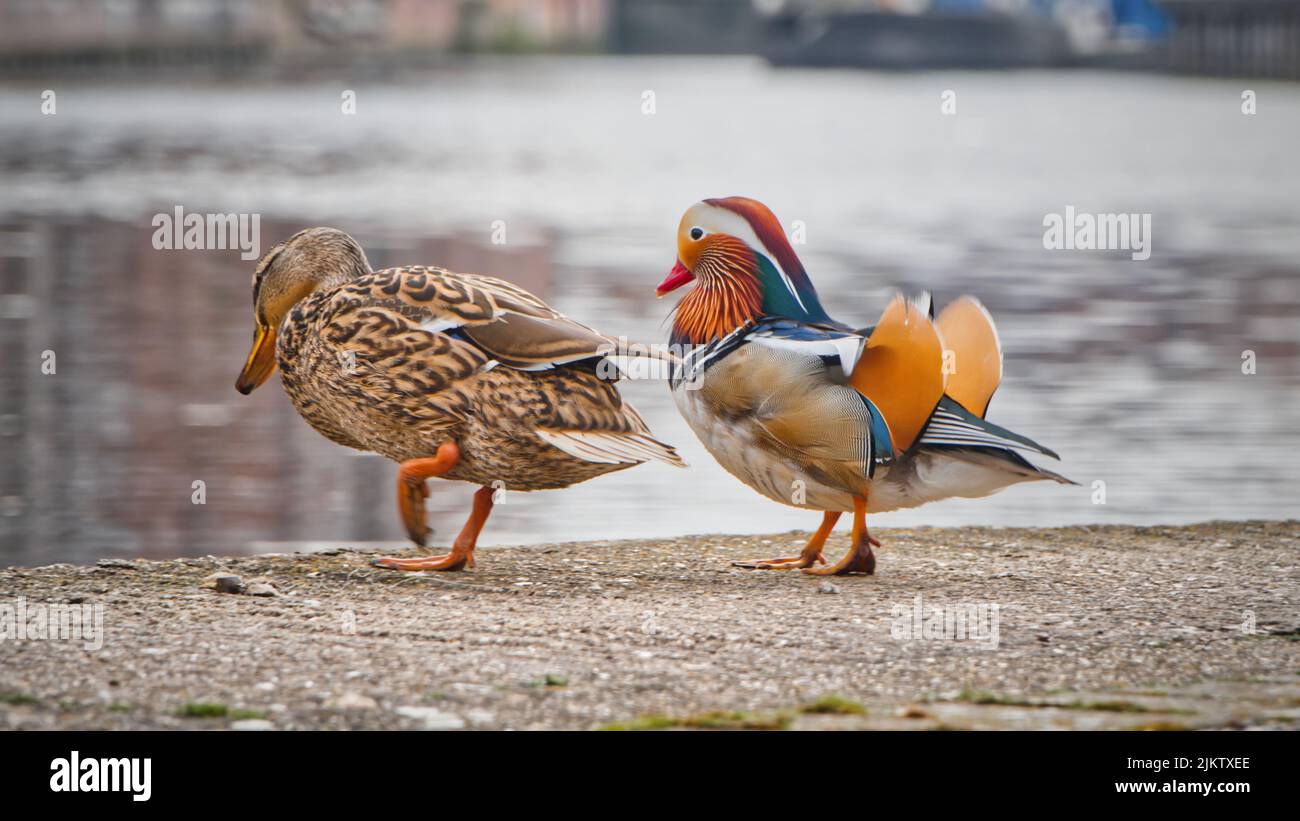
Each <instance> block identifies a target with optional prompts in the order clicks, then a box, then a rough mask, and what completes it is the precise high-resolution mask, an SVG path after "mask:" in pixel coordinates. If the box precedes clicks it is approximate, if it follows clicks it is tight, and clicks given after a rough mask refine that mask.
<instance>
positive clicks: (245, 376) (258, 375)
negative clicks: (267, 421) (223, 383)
mask: <svg viewBox="0 0 1300 821" xmlns="http://www.w3.org/2000/svg"><path fill="white" fill-rule="evenodd" d="M273 370H275V331H273V330H272V329H270V328H266V327H263V326H261V325H259V326H258V327H257V337H256V338H255V339H254V340H253V350H251V351H249V352H248V361H247V362H245V363H244V369H243V370H242V371H240V372H239V378H238V379H236V380H235V390H237V391H239V392H240V393H242V394H244V395H245V396H247V395H248V394H250V393H252V392H253V389H254V388H256V387H257V386H259V385H261V384H262V383H263V382H265V381H266V380H267V377H269V376H270V375H271V371H273Z"/></svg>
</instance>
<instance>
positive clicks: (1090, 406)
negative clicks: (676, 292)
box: [0, 58, 1300, 563]
mask: <svg viewBox="0 0 1300 821" xmlns="http://www.w3.org/2000/svg"><path fill="white" fill-rule="evenodd" d="M44 85H48V84H35V85H30V86H27V85H23V86H20V85H13V84H10V85H6V86H0V169H2V173H3V189H2V190H0V241H2V242H0V293H2V294H4V303H3V304H4V312H3V315H4V317H5V319H3V320H0V346H2V350H3V358H2V359H0V369H2V370H0V373H2V374H3V388H4V397H3V406H2V408H0V413H2V414H3V418H2V420H0V421H3V427H2V429H0V444H3V448H4V458H3V463H4V464H3V466H2V467H0V483H2V485H0V499H2V500H3V506H2V507H0V514H3V515H2V516H0V528H2V529H0V538H2V539H3V552H0V563H35V562H49V561H56V560H79V561H86V560H92V559H94V558H97V557H100V556H109V555H139V554H142V555H152V556H166V555H177V554H196V553H198V554H201V553H208V552H231V551H243V550H274V549H282V547H283V545H282V544H281V543H283V542H290V541H313V542H317V541H345V542H348V543H353V542H355V541H379V540H391V541H393V542H394V543H395V544H402V543H403V539H402V538H401V533H400V530H399V528H398V526H397V522H396V518H395V515H394V514H393V501H392V490H391V487H390V486H391V484H392V482H393V475H394V474H393V469H392V466H391V465H390V464H389V463H386V462H385V461H384V460H382V459H379V458H378V457H373V456H365V455H354V454H352V453H350V452H348V451H346V450H344V449H341V448H338V447H336V446H334V445H332V444H331V443H329V442H327V441H326V440H324V439H323V438H321V437H319V436H318V435H317V434H315V433H314V432H312V431H311V430H310V429H308V428H307V427H306V425H305V423H303V422H301V420H299V419H298V418H297V417H296V415H295V414H294V413H293V411H292V409H291V408H290V407H289V405H288V401H287V400H286V399H285V397H284V396H283V394H282V393H281V392H279V390H278V389H277V388H276V386H275V384H274V382H273V383H270V384H269V385H268V388H266V389H263V390H261V391H259V392H258V393H256V394H254V395H253V396H252V397H250V398H245V397H241V396H238V395H237V394H236V393H235V392H234V390H233V389H232V382H233V379H234V375H235V372H236V371H237V370H238V368H239V366H240V365H241V364H242V361H243V357H244V355H245V354H246V348H247V344H248V340H249V335H250V321H251V314H250V305H249V296H248V277H249V273H250V271H251V263H248V262H244V261H242V260H240V259H239V255H238V253H237V252H231V251H203V252H198V251H195V252H169V251H156V250H154V249H153V248H152V247H151V245H150V237H151V235H152V230H153V229H152V227H151V226H150V219H151V218H152V216H153V215H154V214H155V213H157V212H164V211H165V212H170V211H171V210H172V209H173V208H174V207H175V206H176V205H182V206H184V207H185V209H186V210H188V211H194V212H215V211H222V212H229V211H246V212H256V213H259V214H261V215H262V243H263V246H264V247H265V246H269V245H270V244H272V243H273V242H275V241H276V240H277V239H279V238H281V237H283V236H285V235H287V234H288V233H290V232H292V231H293V230H296V229H297V228H299V227H302V226H304V225H308V224H319V223H329V224H333V225H336V226H338V227H340V228H344V229H345V230H348V231H350V232H352V233H354V234H355V235H356V236H357V237H358V238H359V239H361V240H362V241H363V243H364V244H365V245H366V247H367V250H368V252H369V253H370V256H371V260H372V262H374V263H375V264H377V265H385V264H388V265H392V264H401V263H429V264H441V265H446V266H448V267H452V268H458V269H461V270H474V271H479V272H482V273H491V274H495V275H499V276H503V277H506V278H510V279H514V280H516V281H518V282H520V283H521V284H523V285H525V287H528V288H530V289H533V290H535V291H536V292H537V293H539V294H540V295H542V296H543V297H545V298H546V299H548V300H549V301H551V302H552V303H553V304H554V305H556V306H557V307H558V308H560V309H561V310H564V311H565V312H567V313H569V314H570V315H572V316H574V317H575V318H578V319H581V320H583V321H587V322H590V323H593V324H596V325H598V326H599V327H601V328H602V329H603V330H605V331H607V332H611V333H625V334H627V335H629V336H631V337H634V338H641V339H647V340H657V339H660V338H662V337H663V336H664V335H665V334H666V325H665V324H664V318H665V316H666V314H667V312H668V309H669V308H670V303H669V302H668V301H656V300H655V299H654V294H653V289H654V286H655V285H656V284H657V283H658V281H659V280H660V279H662V277H663V275H664V274H665V273H666V272H667V270H668V268H669V267H670V266H671V265H672V262H673V258H674V247H673V237H674V230H675V227H676V223H677V219H678V217H679V215H680V213H681V212H682V211H683V210H684V209H685V208H686V207H687V206H688V205H690V204H691V203H692V202H694V201H696V200H698V199H700V198H703V197H707V196H725V195H729V194H747V195H750V196H754V197H758V198H760V199H762V200H764V201H766V202H767V203H768V204H769V205H771V206H772V207H773V208H774V210H776V212H777V214H778V215H779V216H780V217H781V219H782V220H783V221H785V222H786V223H787V224H789V223H791V222H792V221H794V220H802V221H803V222H804V224H805V225H806V235H807V244H806V245H803V246H801V247H800V248H799V251H800V254H801V256H802V258H803V260H804V263H805V265H806V266H807V268H808V270H809V271H810V273H811V274H812V277H813V279H814V281H815V282H816V283H817V285H818V287H819V290H820V292H821V295H822V300H823V302H824V303H825V304H826V305H827V306H828V309H829V310H830V311H831V313H832V314H834V315H835V316H837V317H838V318H840V319H843V320H845V321H850V322H860V323H862V324H866V323H869V322H871V321H873V320H874V318H875V316H876V315H877V314H878V313H879V311H880V309H881V308H882V307H883V305H884V303H885V301H886V300H887V298H888V296H889V295H890V293H891V292H892V291H893V290H894V289H896V288H904V289H907V290H919V289H922V288H925V289H929V290H931V291H934V292H935V294H936V298H937V300H938V302H939V303H940V305H942V303H943V302H944V301H946V300H947V299H950V298H952V297H954V296H956V295H957V294H959V293H961V292H965V291H969V292H971V293H974V294H976V295H978V296H979V297H980V298H981V299H983V300H984V301H985V303H986V304H987V305H988V306H989V307H990V309H991V310H992V312H993V314H994V315H995V317H996V318H997V320H998V323H999V328H1000V329H1001V332H1002V337H1003V346H1004V349H1005V352H1006V370H1007V378H1006V380H1005V382H1004V385H1003V387H1002V389H1001V390H1000V391H999V392H998V394H997V396H996V397H995V399H994V401H993V405H992V409H991V412H990V418H991V419H993V420H994V421H996V422H999V423H1001V424H1003V425H1006V426H1008V427H1010V428H1012V429H1014V430H1017V431H1020V432H1023V433H1025V434H1027V435H1030V436H1032V437H1034V438H1036V439H1038V440H1039V441H1042V442H1043V443H1045V444H1047V445H1049V446H1051V447H1053V448H1055V449H1056V450H1058V451H1059V452H1060V453H1061V455H1062V457H1063V462H1062V463H1061V464H1060V465H1059V466H1057V465H1053V467H1054V468H1055V469H1059V470H1061V471H1062V472H1064V473H1065V474H1067V475H1069V476H1071V477H1073V478H1074V479H1076V480H1078V481H1080V482H1081V483H1083V487H1080V488H1063V487H1060V486H1056V485H1051V486H1048V485H1045V484H1044V485H1041V486H1038V485H1035V486H1021V487H1017V488H1012V489H1010V490H1008V491H1005V492H1003V493H1002V494H1000V495H997V496H994V497H991V498H989V499H985V500H976V501H965V500H962V501H951V502H943V503H939V504H934V505H930V506H928V507H925V508H921V509H918V510H912V511H902V512H898V513H893V514H886V515H882V516H879V517H877V521H878V523H879V524H881V525H917V524H934V525H949V524H961V523H984V524H987V523H992V524H1005V525H1029V524H1033V525H1049V524H1063V523H1078V522H1117V521H1125V522H1183V521H1192V520H1200V519H1209V518H1231V519H1244V518H1251V517H1287V516H1294V515H1295V514H1296V503H1295V498H1296V488H1297V487H1298V486H1300V464H1298V463H1297V460H1296V459H1295V458H1294V457H1293V455H1292V454H1293V453H1294V452H1295V451H1296V450H1297V446H1298V445H1300V410H1297V407H1298V404H1297V400H1300V339H1298V336H1300V333H1298V329H1300V321H1298V320H1300V280H1297V274H1298V273H1300V162H1297V159H1296V152H1295V148H1294V135H1295V134H1296V133H1300V86H1291V85H1282V84H1254V85H1253V86H1252V88H1254V89H1255V91H1256V92H1257V95H1258V99H1259V109H1258V110H1259V113H1258V114H1256V115H1255V116H1243V115H1242V114H1241V112H1240V108H1239V106H1240V94H1241V85H1240V84H1239V83H1234V82H1226V81H1214V80H1193V79H1181V78H1180V79H1175V78H1162V77H1155V76H1124V75H1118V74H1088V73H1051V72H1025V73H993V74H973V73H970V74H968V73H944V74H872V73H860V72H829V71H823V72H807V71H774V70H771V69H769V68H767V67H766V66H764V65H763V64H761V63H758V62H754V61H750V60H744V59H736V60H732V59H726V60H699V59H656V60H625V59H600V58H593V59H564V60H538V61H515V62H502V63H484V64H474V65H472V66H467V67H465V68H461V69H454V70H447V71H444V72H440V73H437V74H429V75H420V76H411V77H404V78H399V79H394V80H390V81H386V82H384V83H374V82H368V81H367V82H363V81H359V80H355V79H350V78H347V77H339V78H337V79H333V80H328V81H326V80H315V81H312V82H307V83H300V84H294V85H241V84H229V85H225V84H220V85H219V84H211V85H200V86H197V87H191V86H182V85H179V84H178V85H167V84H139V85H118V84H86V83H80V82H78V83H69V84H66V87H64V84H55V85H54V88H55V90H56V91H57V93H58V97H57V100H58V109H57V110H58V113H57V114H56V115H54V116H42V115H41V114H40V110H39V106H40V91H41V90H42V88H43V87H44ZM345 88H351V89H354V90H355V91H356V93H357V114H356V115H355V116H351V117H349V116H344V115H342V114H341V113H340V94H341V91H342V89H345ZM946 89H951V90H954V91H955V92H956V94H957V105H958V113H957V115H956V116H952V117H949V116H943V115H942V114H941V113H940V105H939V103H940V94H941V92H943V91H944V90H946ZM646 91H652V92H653V93H654V104H655V113H653V114H652V115H648V114H644V113H643V103H644V100H645V99H646V96H645V92H646ZM1067 205H1072V206H1075V207H1076V208H1077V209H1078V210H1079V211H1086V212H1143V213H1150V214H1151V215H1152V224H1153V235H1154V238H1153V253H1152V256H1151V259H1150V260H1148V261H1146V262H1135V261H1132V260H1131V259H1129V257H1128V255H1127V254H1125V253H1121V252H1068V251H1047V250H1044V249H1043V247H1042V242H1041V237H1042V228H1041V224H1042V219H1043V216H1044V214H1046V213H1049V212H1061V211H1063V210H1064V208H1065V207H1066V206H1067ZM496 220H504V221H505V226H506V238H507V243H506V244H505V245H504V246H500V245H493V244H492V243H491V242H490V236H491V230H492V226H493V222H494V221H496ZM1247 349H1249V350H1252V351H1254V352H1255V354H1256V356H1257V360H1258V372H1257V373H1256V374H1254V375H1244V374H1243V373H1242V369H1241V364H1242V352H1243V351H1244V350H1247ZM46 350H53V351H54V352H55V353H56V355H57V363H58V364H57V373H56V374H54V375H44V374H42V373H41V372H40V364H41V361H42V360H41V355H42V352H43V351H46ZM624 393H625V395H626V396H627V397H628V398H629V399H630V400H631V401H633V402H634V403H635V404H636V405H637V406H638V407H639V408H640V409H641V411H642V413H643V414H644V415H645V417H646V418H647V420H648V421H649V422H650V423H651V425H652V427H653V428H654V429H655V431H656V432H657V433H658V434H659V435H660V436H661V437H662V438H664V439H667V440H669V441H672V442H674V443H676V444H679V445H680V446H681V450H682V453H683V455H684V456H685V457H686V458H687V460H688V461H690V462H691V464H692V468H691V470H689V471H675V470H673V469H670V468H667V467H662V466H659V465H646V466H642V467H638V468H635V469H633V470H630V471H627V472H624V473H621V474H618V475H615V476H610V477H605V478H602V479H597V480H594V481H592V482H589V483H587V484H584V485H581V486H578V487H575V488H571V489H569V490H567V491H563V492H548V493H544V494H533V495H528V494H515V495H512V496H510V497H509V498H508V501H507V503H506V504H504V505H502V506H501V507H500V508H498V510H497V511H496V513H495V514H494V516H493V519H492V522H491V523H490V524H489V526H488V529H487V531H486V532H485V534H484V539H485V542H487V543H500V542H520V541H525V542H542V541H557V540H570V539H604V538H618V537H630V536H653V535H669V534H680V533H692V532H762V531H773V530H783V529H788V528H809V527H811V526H812V525H813V523H814V522H815V520H816V516H815V515H813V514H809V513H806V512H801V511H796V510H793V509H789V508H784V507H781V506H779V505H776V504H773V503H771V502H768V501H766V500H764V499H762V498H760V497H758V496H757V495H755V494H754V493H752V492H751V491H749V490H748V489H747V488H745V487H743V486H742V485H740V484H739V483H738V482H736V481H735V480H734V479H732V478H731V477H730V476H728V475H726V474H725V473H723V472H722V471H721V469H720V468H718V467H717V466H716V464H714V462H713V461H712V459H711V458H710V457H709V456H708V454H707V453H705V452H704V450H703V449H702V448H701V447H700V446H699V444H698V443H697V442H696V441H695V439H694V437H693V436H692V435H691V434H690V432H689V430H688V429H687V428H686V426H685V424H684V423H683V422H682V421H681V420H680V419H679V418H678V416H677V414H676V411H675V410H674V408H673V406H672V403H671V400H670V399H669V397H668V395H667V389H666V387H664V386H663V385H662V384H658V383H644V382H642V383H625V387H624ZM195 480H202V481H203V482H205V484H206V493H207V499H206V502H207V503H206V504H205V505H194V504H191V494H192V493H193V490H192V483H193V482H194V481H195ZM1097 480H1101V481H1103V482H1105V504H1096V503H1095V500H1094V491H1093V488H1092V483H1093V482H1095V481H1097ZM469 492H470V489H469V488H463V487H458V486H455V485H452V484H450V483H436V484H435V493H434V498H433V500H432V501H431V511H432V513H433V517H434V522H435V526H436V528H437V531H438V537H439V538H441V539H442V540H443V541H445V540H446V539H449V538H450V536H451V535H453V534H454V533H455V532H456V531H457V530H458V529H459V526H460V519H461V517H462V515H463V511H464V509H465V505H466V503H467V501H468V495H469ZM684 558H685V557H684Z"/></svg>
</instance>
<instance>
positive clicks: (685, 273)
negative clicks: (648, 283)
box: [655, 260, 695, 296]
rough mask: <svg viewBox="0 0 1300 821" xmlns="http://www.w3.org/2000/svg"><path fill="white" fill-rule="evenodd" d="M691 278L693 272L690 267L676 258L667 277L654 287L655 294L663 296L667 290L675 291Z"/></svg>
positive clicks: (693, 277)
mask: <svg viewBox="0 0 1300 821" xmlns="http://www.w3.org/2000/svg"><path fill="white" fill-rule="evenodd" d="M693 279H695V274H692V273H691V269H689V268H687V267H686V266H685V265H683V264H682V261H681V260H678V261H677V264H676V265H674V266H673V269H672V270H671V271H669V272H668V278H667V279H665V280H664V281H663V282H661V283H659V287H658V288H656V289H655V296H663V295H664V294H666V293H668V292H669V291H675V290H677V289H678V288H680V287H682V286H683V285H685V284H686V283H688V282H690V281H691V280H693Z"/></svg>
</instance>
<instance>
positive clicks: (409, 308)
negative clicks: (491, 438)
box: [322, 267, 683, 465]
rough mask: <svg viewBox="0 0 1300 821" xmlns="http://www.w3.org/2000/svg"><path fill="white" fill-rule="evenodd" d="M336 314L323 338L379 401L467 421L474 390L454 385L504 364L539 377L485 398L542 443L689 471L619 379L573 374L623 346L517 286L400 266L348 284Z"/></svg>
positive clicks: (338, 296)
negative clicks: (351, 363)
mask: <svg viewBox="0 0 1300 821" xmlns="http://www.w3.org/2000/svg"><path fill="white" fill-rule="evenodd" d="M326 311H327V313H328V316H327V318H326V319H325V321H324V324H323V327H322V336H323V337H325V338H326V339H327V340H328V341H329V342H331V343H333V344H334V345H335V347H336V348H337V349H338V350H340V351H342V350H345V349H346V350H354V351H355V352H356V358H357V360H358V374H357V376H358V377H359V378H357V379H354V380H352V384H353V385H355V386H356V388H355V389H357V390H361V391H363V392H364V394H365V395H366V396H367V397H370V398H372V399H373V401H375V402H380V403H396V404H400V405H401V406H402V408H403V409H404V410H405V411H406V412H407V413H412V412H415V413H428V414H430V415H431V416H434V417H437V418H456V417H458V416H459V417H463V416H464V415H465V414H467V413H470V412H471V407H470V405H472V404H474V402H475V398H474V397H475V394H473V393H472V392H469V393H468V394H467V391H472V389H471V388H467V389H466V390H465V391H445V389H446V388H448V387H451V386H452V385H454V384H456V383H459V382H463V381H464V380H468V379H469V378H470V377H473V376H475V375H477V374H483V373H485V372H487V371H489V370H491V369H493V368H496V367H506V368H509V369H513V370H517V371H528V372H535V373H531V374H530V375H529V376H528V377H527V381H525V382H514V383H511V386H512V387H508V388H507V387H502V386H496V387H494V388H493V391H494V392H493V394H492V396H490V397H486V396H485V397H483V401H484V402H488V403H491V404H494V405H496V404H500V403H501V402H506V403H508V404H509V405H510V408H508V409H495V410H494V412H493V415H494V416H495V417H496V418H497V419H498V421H500V422H502V423H504V420H505V419H506V418H507V417H508V418H512V419H516V420H520V421H524V422H526V423H527V424H529V425H530V427H531V429H532V431H533V432H534V433H535V434H536V435H537V436H539V437H541V438H542V439H543V440H545V441H547V442H549V443H551V444H552V445H554V446H556V447H557V448H559V449H560V450H562V451H565V452H566V453H569V454H570V455H572V456H576V457H578V458H581V459H585V460H587V461H593V462H608V463H623V462H631V463H635V462H643V461H647V460H651V459H653V460H657V461H662V462H666V463H668V464H675V465H681V464H683V463H682V462H681V459H680V458H679V457H678V456H677V454H676V452H675V451H674V450H673V449H672V447H670V446H668V445H666V444H664V443H662V442H659V441H657V440H656V439H654V438H652V437H651V436H650V430H649V428H648V427H647V426H646V424H645V422H644V420H642V419H641V417H640V415H639V414H637V412H636V411H635V410H634V409H633V408H632V406H631V405H628V404H626V403H624V402H623V400H622V398H621V397H620V396H619V393H618V390H617V388H616V387H615V386H614V385H613V384H612V380H611V379H604V378H601V377H599V376H597V375H596V374H595V373H594V372H593V371H592V369H590V368H566V367H564V366H565V365H569V364H572V363H577V362H581V361H583V360H590V359H593V358H596V357H599V356H601V355H603V354H606V353H610V352H612V351H613V346H614V344H615V343H614V340H612V339H610V338H609V337H606V336H604V335H603V334H600V333H598V332H596V331H595V330H593V329H591V328H588V327H587V326H585V325H582V324H580V323H578V322H574V321H573V320H571V319H569V318H567V317H565V316H564V315H563V314H560V313H559V312H558V311H555V310H554V309H552V308H551V307H550V306H548V305H547V304H546V303H545V302H543V301H542V300H540V299H538V298H537V297H536V296H534V295H532V294H530V293H528V292H527V291H525V290H523V289H522V288H519V287H517V286H515V285H512V284H510V283H508V282H505V281H503V280H499V279H494V278H492V277H485V276H476V275H472V274H457V273H453V272H451V271H446V270H443V269H441V268H424V267H411V268H390V269H386V270H383V271H376V272H374V273H372V274H369V275H367V276H364V277H360V278H358V279H357V280H355V281H354V282H351V283H349V284H347V285H345V286H343V287H342V288H340V289H339V290H338V291H336V292H335V294H334V295H333V296H332V297H331V299H330V305H329V306H328V308H327V309H326ZM610 375H611V376H613V375H615V374H614V371H613V369H610ZM520 376H521V378H522V376H523V375H522V374H521V375H520ZM498 381H499V380H498ZM468 384H470V383H466V385H468ZM484 390H486V388H484ZM466 396H468V398H464V397H466ZM456 399H460V401H459V402H456V401H453V400H456ZM413 409H416V410H413ZM503 410H504V413H503V412H502V411H503Z"/></svg>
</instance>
